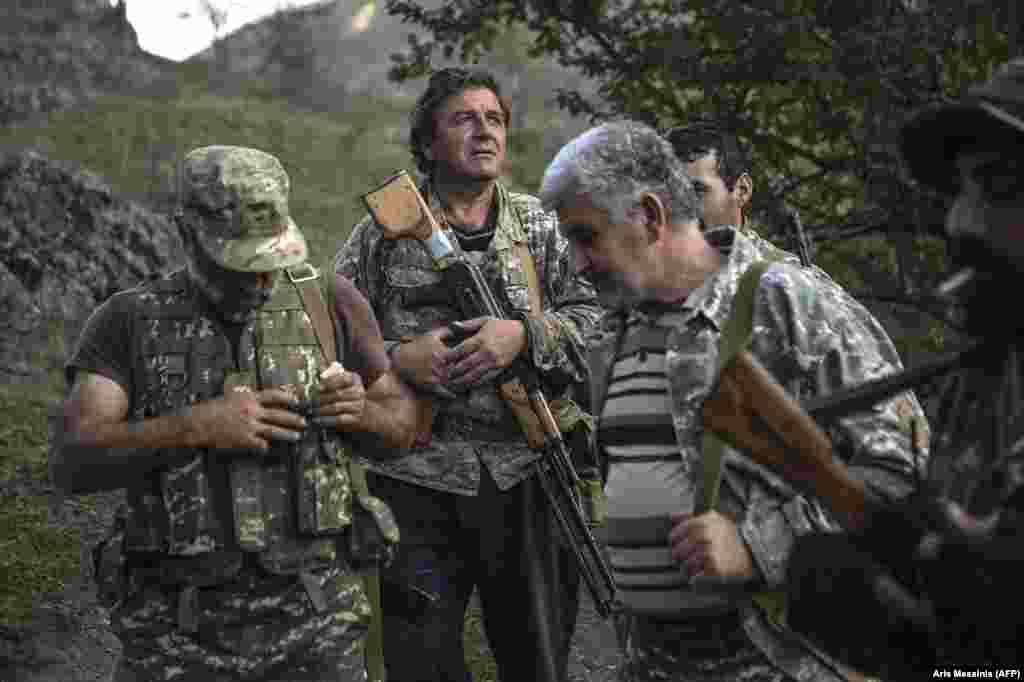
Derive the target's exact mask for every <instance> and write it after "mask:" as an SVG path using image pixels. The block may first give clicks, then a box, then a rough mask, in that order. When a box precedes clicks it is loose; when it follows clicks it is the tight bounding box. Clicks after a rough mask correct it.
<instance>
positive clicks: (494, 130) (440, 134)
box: [336, 69, 598, 682]
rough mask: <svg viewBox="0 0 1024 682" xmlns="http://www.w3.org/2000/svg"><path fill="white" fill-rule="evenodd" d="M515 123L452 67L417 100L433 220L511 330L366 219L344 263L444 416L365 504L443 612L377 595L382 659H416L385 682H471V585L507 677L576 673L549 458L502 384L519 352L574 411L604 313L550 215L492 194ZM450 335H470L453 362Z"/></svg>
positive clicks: (568, 423)
mask: <svg viewBox="0 0 1024 682" xmlns="http://www.w3.org/2000/svg"><path fill="white" fill-rule="evenodd" d="M508 121H509V110H508V106H507V104H506V103H505V102H504V101H503V100H502V99H501V96H500V89H499V87H498V84H497V83H496V82H495V81H494V79H493V78H492V77H491V76H490V75H488V74H485V73H481V72H467V71H464V70H461V69H446V70H443V71H440V72H438V73H437V74H435V75H434V76H433V77H432V78H431V80H430V84H429V85H428V87H427V90H426V91H425V92H424V94H423V95H422V96H421V97H420V100H419V103H418V105H417V108H416V110H415V111H414V113H413V115H412V121H411V124H412V125H411V147H412V151H413V155H414V157H415V158H416V161H417V163H418V165H419V167H420V170H421V171H422V172H423V173H424V174H425V175H426V183H425V185H424V186H423V189H422V193H423V195H424V196H425V198H426V200H427V202H428V204H429V207H430V210H431V211H432V212H433V214H434V216H435V217H436V218H437V219H438V222H439V223H440V224H441V225H442V226H443V228H444V229H445V230H446V231H447V233H448V236H449V238H450V239H451V241H452V242H453V243H455V242H456V240H458V243H459V244H460V246H461V249H462V251H463V252H464V253H465V254H466V255H467V257H469V258H471V259H473V260H474V261H475V262H476V263H477V264H478V265H479V267H480V268H481V270H482V272H483V275H484V277H485V279H486V280H487V282H488V283H489V284H490V286H491V289H492V291H493V292H494V294H495V296H496V298H497V300H498V301H499V302H501V304H503V305H504V306H505V308H506V310H507V311H508V314H509V316H510V319H505V320H495V319H475V320H469V321H463V320H462V315H461V313H460V311H459V307H458V303H457V302H456V301H454V300H453V299H452V297H451V295H450V294H449V292H448V290H447V289H446V288H445V285H444V283H443V282H442V281H441V277H440V275H439V273H438V272H437V271H435V269H434V267H433V265H432V263H431V260H430V256H429V254H428V253H427V251H426V249H425V248H424V247H423V245H422V244H420V243H419V242H417V241H415V240H413V239H399V240H393V241H391V240H387V239H385V238H384V237H383V234H382V231H381V229H380V227H379V226H378V225H376V224H375V222H374V221H373V220H372V218H370V217H367V218H366V219H365V220H363V221H362V222H361V223H359V224H358V225H357V226H356V227H355V228H354V230H353V232H352V234H351V235H350V237H349V239H348V242H347V243H346V244H345V246H344V248H343V249H342V250H341V252H340V253H339V254H338V257H337V260H336V268H337V271H338V272H339V273H341V274H343V275H345V276H346V277H349V278H351V279H352V281H354V282H355V283H356V286H358V287H359V289H360V290H361V291H363V292H364V293H365V294H366V297H367V298H368V299H369V300H370V302H371V304H372V305H373V307H374V310H375V311H376V313H377V317H378V318H379V319H380V321H381V327H382V329H383V333H384V337H385V339H386V342H387V343H388V344H390V346H391V349H390V354H391V358H392V362H393V364H394V365H395V366H396V367H397V369H398V371H399V372H400V373H401V375H402V376H403V377H404V378H406V379H407V381H409V382H410V383H411V384H413V385H414V386H415V387H416V388H417V390H418V391H419V393H420V395H421V397H422V398H423V399H424V400H425V401H432V402H433V405H434V409H436V416H435V417H433V420H432V421H431V420H430V419H429V418H427V419H425V420H424V421H423V422H422V423H421V428H420V436H419V438H418V442H417V446H416V447H415V448H414V449H413V451H412V452H410V453H409V454H408V455H406V456H404V457H401V458H397V459H394V460H391V461H388V462H377V463H375V464H374V465H373V467H372V471H373V472H374V474H375V475H374V476H373V478H372V481H371V489H372V490H373V491H374V493H375V494H377V495H380V496H381V497H382V498H384V499H385V500H387V501H388V503H389V504H390V505H391V506H392V508H393V509H394V510H395V514H396V516H397V518H398V522H399V525H400V526H401V528H402V546H401V547H400V548H399V551H398V555H397V557H396V559H395V561H394V563H393V564H392V569H391V570H392V572H393V573H394V574H395V576H394V577H395V579H396V580H398V581H404V582H407V583H410V584H412V585H414V586H415V587H417V588H420V589H423V590H426V591H428V592H431V593H434V594H435V595H436V596H437V597H438V599H437V601H436V603H435V605H434V606H433V607H431V608H429V609H426V610H425V611H423V612H421V613H418V614H409V613H405V612H403V611H401V610H399V609H398V608H394V607H395V604H396V602H397V599H391V598H390V597H389V594H388V593H387V591H385V594H384V602H385V606H384V611H385V647H388V646H390V645H391V643H392V642H396V643H397V642H401V645H402V647H403V650H404V651H405V652H406V655H404V656H403V657H402V658H400V659H399V658H394V657H391V656H388V657H387V658H388V662H387V663H388V675H389V679H390V680H391V681H392V682H409V681H412V680H426V679H429V680H446V681H449V682H464V680H465V679H466V676H467V672H466V669H465V663H464V652H463V648H462V626H463V621H464V615H465V610H466V607H467V604H468V601H469V598H470V595H471V594H472V592H473V590H474V588H476V589H477V590H478V592H479V595H480V600H481V603H482V606H483V613H484V625H485V627H486V631H487V637H488V641H489V642H490V644H491V647H492V649H493V652H494V656H495V658H496V660H497V664H498V670H499V675H500V677H501V678H502V679H503V680H537V681H545V682H558V681H560V680H564V679H565V675H566V669H567V659H568V649H569V643H570V639H571V633H572V628H573V627H574V623H575V617H576V608H577V599H578V585H579V578H578V575H577V573H576V570H575V568H574V567H573V566H572V564H571V561H570V557H569V555H568V553H567V551H566V549H565V548H564V547H563V546H562V545H560V544H559V542H558V540H557V538H556V536H555V535H554V532H555V530H554V526H553V521H552V518H551V514H550V513H549V512H548V509H547V506H546V504H545V501H544V498H543V497H542V494H541V491H540V489H539V486H538V483H537V480H536V477H535V476H533V475H532V474H533V472H534V469H535V465H536V463H537V459H538V457H540V454H539V453H538V452H536V451H533V450H531V449H530V448H529V447H528V446H527V444H526V441H525V438H524V435H523V433H522V431H521V430H520V428H519V426H518V425H517V423H516V421H515V419H514V418H513V416H512V414H511V412H510V410H509V409H508V407H507V406H506V405H505V404H504V402H503V401H502V400H501V399H500V397H499V396H498V395H497V393H496V388H497V383H498V382H496V381H495V378H496V377H497V376H498V374H499V373H500V371H501V370H502V369H503V368H505V367H508V366H509V365H510V364H511V363H512V361H513V360H514V359H515V358H516V357H517V356H518V355H520V354H521V353H527V354H529V356H530V358H531V360H532V361H533V363H534V364H535V365H536V367H537V368H538V370H539V371H540V372H541V374H542V377H543V381H544V384H545V386H544V388H545V390H546V394H547V396H548V398H549V399H557V398H569V397H571V396H572V395H573V394H574V392H575V391H576V390H577V389H578V388H579V387H580V385H581V384H582V382H583V381H584V379H585V374H584V373H585V367H584V362H583V353H582V347H583V341H582V339H583V336H584V334H585V333H586V332H587V330H588V329H589V328H590V327H591V325H592V323H593V322H594V320H595V319H596V317H597V315H598V313H597V307H596V305H595V301H594V294H593V291H592V289H591V288H590V286H589V285H588V284H586V283H585V282H584V281H583V280H581V279H580V278H578V277H577V276H575V275H574V273H573V272H572V270H571V268H570V266H569V264H568V260H567V257H568V253H567V245H566V243H565V241H564V240H563V239H562V238H561V237H560V236H559V235H558V233H557V231H556V229H555V220H554V216H553V215H551V214H550V213H546V212H544V211H542V210H540V208H539V205H538V202H537V200H536V199H535V198H533V197H530V196H527V195H524V194H517V193H514V192H510V191H509V190H507V189H506V188H505V187H504V185H503V184H502V183H501V182H499V180H498V178H499V177H500V174H501V171H502V167H503V163H504V157H505V142H506V137H505V135H506V126H507V124H508ZM523 244H525V245H526V246H527V247H528V248H529V252H530V254H531V256H532V259H533V261H534V263H535V268H536V276H537V278H538V280H539V285H540V286H539V289H540V290H539V292H538V293H539V296H540V299H541V306H542V311H537V312H538V313H539V314H535V313H534V312H531V309H530V302H529V301H530V291H529V287H528V284H527V282H528V273H527V272H526V268H527V267H529V265H528V264H527V263H525V262H523V260H522V259H521V258H520V256H519V254H518V253H517V246H521V245H523ZM454 322H459V327H460V329H461V330H462V331H463V332H465V333H467V334H469V337H468V338H466V339H464V340H462V341H461V342H459V343H457V344H454V345H452V346H451V347H449V346H448V345H447V344H446V343H445V341H447V340H450V337H451V335H452V331H451V328H450V325H451V324H452V323H454ZM565 404H567V405H570V404H569V403H565ZM585 423H586V420H585V418H584V416H583V415H581V414H580V413H579V410H578V409H576V410H574V409H572V408H571V406H570V408H569V409H567V410H564V411H562V413H561V423H560V426H561V427H562V429H563V431H570V430H571V429H573V428H574V427H577V426H578V427H580V428H582V427H583V426H584V425H585ZM396 646H397V644H396Z"/></svg>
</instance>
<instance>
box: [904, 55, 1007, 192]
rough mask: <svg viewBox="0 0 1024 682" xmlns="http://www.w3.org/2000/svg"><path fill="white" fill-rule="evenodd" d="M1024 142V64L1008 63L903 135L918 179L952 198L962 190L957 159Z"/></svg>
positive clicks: (920, 117)
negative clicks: (982, 148) (967, 151)
mask: <svg viewBox="0 0 1024 682" xmlns="http://www.w3.org/2000/svg"><path fill="white" fill-rule="evenodd" d="M1016 135H1020V136H1022V138H1024V59H1020V58H1019V59H1014V60H1011V61H1009V62H1007V63H1006V64H1003V65H1002V66H1001V67H1000V68H999V69H998V70H997V71H996V73H995V75H994V76H993V77H992V79H991V80H989V81H988V82H987V83H985V84H984V85H979V86H975V87H973V88H971V89H970V90H968V92H967V96H966V97H965V98H964V99H963V100H961V101H960V102H958V103H955V104H940V105H935V106H932V107H928V108H926V109H924V110H923V111H921V112H919V113H918V114H917V115H915V116H914V117H913V118H911V119H910V120H909V121H908V122H907V123H906V124H905V125H904V126H903V129H902V131H901V135H900V138H901V139H900V151H901V152H902V154H903V158H904V160H905V161H906V162H907V166H908V167H909V169H910V174H911V175H912V176H913V177H914V179H915V180H917V181H918V182H921V183H922V184H925V185H928V186H929V187H932V188H934V189H937V190H939V191H941V192H945V193H947V194H955V193H956V191H957V188H958V187H959V185H960V174H959V172H958V170H957V167H956V157H957V154H958V153H959V152H960V150H961V149H963V148H964V147H965V146H971V145H977V144H982V145H984V144H986V143H991V144H993V145H994V148H995V149H999V148H1001V147H1002V146H1003V145H1005V144H1006V142H1007V141H1009V140H1012V139H1013V137H1015V136H1016Z"/></svg>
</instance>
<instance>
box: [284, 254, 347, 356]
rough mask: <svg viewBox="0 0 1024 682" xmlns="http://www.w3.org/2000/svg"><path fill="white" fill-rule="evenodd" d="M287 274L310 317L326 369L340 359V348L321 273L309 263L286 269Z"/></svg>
mask: <svg viewBox="0 0 1024 682" xmlns="http://www.w3.org/2000/svg"><path fill="white" fill-rule="evenodd" d="M285 274H286V275H287V276H288V280H289V281H290V282H291V283H292V284H293V285H294V286H295V288H296V290H297V291H298V292H299V297H300V298H301V299H302V307H303V308H304V309H305V310H306V314H307V315H309V320H310V322H311V323H312V325H313V332H314V333H315V334H316V340H317V342H318V343H319V344H320V352H321V354H322V355H323V358H324V366H325V367H326V366H328V365H330V364H331V363H332V362H334V361H335V360H336V359H337V358H338V346H337V339H336V338H335V334H334V321H333V318H332V316H331V311H330V309H329V308H328V307H327V303H325V302H324V297H323V294H322V292H321V291H320V272H319V271H318V270H317V269H316V268H314V267H313V266H312V265H310V264H309V263H302V264H300V265H296V266H294V267H290V268H285Z"/></svg>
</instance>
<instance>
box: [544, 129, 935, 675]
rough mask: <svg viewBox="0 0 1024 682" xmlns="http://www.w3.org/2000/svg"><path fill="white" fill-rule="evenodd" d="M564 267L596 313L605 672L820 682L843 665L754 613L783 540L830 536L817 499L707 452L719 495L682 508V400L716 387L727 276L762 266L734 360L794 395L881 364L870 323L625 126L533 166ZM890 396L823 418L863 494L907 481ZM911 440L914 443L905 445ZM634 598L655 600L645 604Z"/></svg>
mask: <svg viewBox="0 0 1024 682" xmlns="http://www.w3.org/2000/svg"><path fill="white" fill-rule="evenodd" d="M541 200H542V201H543V203H544V206H545V207H547V208H553V209H556V210H557V212H558V216H559V225H560V227H559V229H560V230H561V231H562V232H563V234H565V235H566V237H567V238H568V239H569V242H570V244H571V245H572V247H573V256H574V259H575V262H576V266H577V267H578V268H579V269H580V271H581V272H583V273H584V274H585V275H587V277H588V279H590V281H592V282H593V283H594V285H595V287H596V288H597V291H598V296H599V299H600V300H601V301H602V303H604V304H605V305H606V306H607V307H608V308H609V309H611V310H613V311H617V312H614V313H610V314H609V316H608V317H607V318H606V320H605V324H604V325H603V332H604V334H603V337H604V338H602V339H601V340H600V341H598V342H597V343H596V344H595V346H594V348H593V349H592V361H591V367H592V373H593V377H594V379H593V383H594V389H593V396H594V399H593V402H592V405H591V407H592V409H593V410H594V414H595V416H596V417H598V419H599V421H598V427H597V441H598V445H599V447H601V448H602V449H603V451H604V452H605V453H606V454H607V457H608V460H609V474H608V482H607V488H606V493H607V497H608V505H609V508H608V526H607V536H608V543H609V553H610V560H611V568H612V572H613V575H614V577H615V580H616V585H617V588H618V591H619V599H620V600H621V602H622V604H623V607H624V611H623V613H622V614H621V616H620V617H618V618H617V623H616V625H617V630H618V634H619V637H620V642H621V644H622V647H623V654H624V662H623V666H622V669H621V679H622V680H624V681H628V682H634V681H640V680H665V679H671V680H680V681H683V680H686V681H687V682H689V681H692V680H736V679H744V680H785V679H797V680H812V679H813V680H819V679H820V680H831V679H841V678H842V676H844V675H846V674H847V673H848V672H849V671H847V670H845V669H844V668H843V667H842V666H840V665H838V664H837V663H835V662H834V661H832V660H830V659H829V658H828V657H826V656H825V655H823V654H822V653H821V652H820V651H818V650H816V649H815V648H813V647H811V646H808V645H807V644H806V643H805V642H804V641H803V640H802V639H801V638H799V637H797V636H796V635H795V634H794V633H793V632H792V631H791V630H789V629H788V628H787V627H786V626H785V622H784V617H782V616H781V612H780V610H779V609H777V608H773V604H775V605H776V606H777V605H778V602H777V601H774V602H773V601H772V600H771V599H770V598H768V599H757V600H755V599H752V598H751V594H752V593H761V594H762V595H765V594H766V593H768V592H770V591H771V590H777V589H779V588H780V587H781V586H782V584H783V581H784V579H785V575H786V561H787V556H788V553H789V551H790V549H791V547H792V545H793V542H794V539H795V538H796V537H797V536H799V535H801V534H803V533H807V532H809V531H810V530H812V529H816V528H817V529H821V528H834V527H835V526H834V525H833V522H832V521H831V519H830V518H829V516H828V515H827V514H826V513H825V512H824V511H823V510H822V508H821V507H819V505H818V504H817V503H816V502H815V501H813V500H809V499H807V498H805V497H803V496H801V495H799V494H797V493H796V492H795V491H794V490H793V489H792V488H791V487H790V486H789V485H787V484H786V482H785V481H783V480H781V479H780V478H779V477H777V476H774V475H772V474H771V473H770V472H768V471H767V470H765V469H764V468H762V467H761V466H759V465H757V464H756V463H754V462H752V461H751V460H750V459H749V458H747V457H745V456H744V455H742V454H740V453H738V452H734V451H731V450H728V449H727V450H726V454H725V470H724V477H723V481H722V491H721V498H720V503H719V505H718V507H717V508H715V509H712V510H710V511H707V512H705V513H700V514H694V513H693V511H694V507H695V501H696V499H697V498H698V495H699V493H700V481H701V477H702V471H703V469H702V456H703V453H702V445H701V444H702V438H703V434H704V426H703V423H702V420H701V409H702V406H703V404H704V401H705V399H706V398H707V397H708V395H709V393H710V392H711V390H712V388H713V386H714V384H715V382H716V379H717V377H716V367H717V362H716V361H717V357H718V351H719V342H720V332H721V330H722V328H723V325H725V323H726V321H727V320H728V319H729V317H730V315H731V313H732V309H733V303H734V297H735V295H736V292H737V284H738V281H739V279H740V276H741V275H742V274H743V273H744V272H745V271H746V270H747V269H748V268H749V267H750V266H751V265H752V264H753V263H755V262H757V261H763V260H769V261H772V263H771V265H769V266H768V268H767V270H766V271H765V272H764V274H763V276H762V277H761V278H760V280H759V282H758V283H757V286H756V288H755V294H754V299H753V303H754V306H753V338H752V341H751V344H750V346H749V349H750V351H751V352H752V353H753V355H755V356H756V357H757V358H758V359H759V360H760V361H761V363H762V364H763V365H764V366H765V367H766V368H767V369H768V371H769V372H770V373H771V374H772V375H774V377H775V378H776V379H777V380H778V381H779V382H780V383H781V384H782V385H783V386H784V387H785V388H786V390H787V391H788V392H789V393H790V394H791V395H793V396H795V397H797V398H800V399H802V398H808V397H810V396H817V395H823V394H827V393H829V392H831V391H834V390H837V389H839V388H841V387H845V386H850V385H853V384H856V383H859V382H862V381H864V380H867V379H871V378H875V377H878V376H881V375H884V374H889V373H892V372H895V371H897V370H899V369H900V361H899V358H898V356H897V354H896V351H895V349H894V348H893V345H892V343H891V342H890V340H889V339H888V337H887V336H886V334H885V332H884V331H883V329H882V328H881V326H880V325H879V324H878V322H877V321H876V320H875V319H874V318H872V316H871V315H870V314H869V313H868V312H867V311H866V310H865V309H864V308H863V307H862V306H861V305H859V304H858V303H857V302H856V301H854V300H853V299H852V298H850V297H849V296H848V295H847V294H846V293H845V292H844V291H843V290H842V289H840V288H839V287H838V286H837V285H836V284H835V283H834V282H832V280H831V279H829V277H828V276H827V275H826V274H825V273H823V272H822V271H820V270H818V269H816V268H805V267H801V266H800V264H799V262H798V260H797V259H796V257H795V256H792V255H790V254H787V253H785V252H783V251H780V250H779V249H777V248H775V247H773V246H772V245H770V244H769V243H767V242H765V241H764V240H761V239H759V238H756V237H748V236H747V235H744V234H742V233H740V232H738V231H737V230H735V229H733V228H729V227H726V228H717V229H708V230H707V231H706V232H705V231H702V229H701V223H700V222H699V220H698V210H699V204H698V197H697V195H696V194H695V193H694V191H693V186H692V183H691V181H690V179H689V178H688V177H687V176H686V174H685V173H684V169H683V166H682V164H681V163H680V161H679V160H678V159H677V158H676V156H675V155H674V154H673V151H672V149H671V147H670V146H669V144H668V143H667V142H666V141H665V140H663V139H662V138H660V137H659V136H658V135H657V134H656V133H655V132H654V131H653V130H651V129H650V128H647V127H646V126H643V125H640V124H637V123H634V122H630V121H626V122H621V123H613V124H607V125H604V126H600V127H598V128H595V129H592V130H590V131H588V132H586V133H584V134H583V135H581V136H580V137H578V138H577V139H575V140H573V141H571V142H570V143H569V144H567V145H566V146H565V147H564V148H563V149H562V150H561V151H560V152H559V154H558V155H557V156H556V157H555V159H554V160H553V161H552V162H551V164H550V165H549V167H548V170H547V172H546V173H545V176H544V180H543V184H542V188H541ZM915 419H916V420H918V421H919V423H920V425H921V429H920V430H919V431H918V433H921V434H924V433H925V427H924V421H923V416H922V413H921V410H920V407H919V405H918V403H917V401H916V399H915V398H914V397H913V396H912V395H911V394H902V395H900V396H899V397H897V398H894V399H892V400H890V401H888V402H886V403H883V404H882V405H879V406H878V407H877V408H876V409H874V410H872V411H870V412H866V413H862V414H857V415H854V416H851V417H849V418H845V419H843V420H841V421H840V422H839V423H837V424H836V425H835V428H834V429H833V434H832V435H833V437H834V438H835V441H836V443H837V451H838V452H840V453H841V454H842V455H843V457H844V458H845V459H846V460H847V462H848V464H849V465H850V466H851V467H852V469H853V471H854V472H855V474H856V475H857V476H859V477H861V478H862V479H863V480H864V481H865V482H866V483H867V484H868V485H869V486H870V487H871V488H872V489H873V490H875V491H876V492H878V493H879V494H880V495H883V496H885V497H890V496H897V495H902V494H905V493H906V492H907V491H908V489H909V488H910V486H911V484H912V481H913V472H914V469H915V462H914V457H913V453H914V451H915V450H917V451H918V452H919V453H920V454H922V455H923V454H924V453H923V450H924V443H923V442H918V443H917V444H916V445H917V446H916V447H915V446H914V445H912V443H911V438H910V434H911V427H910V423H911V420H915ZM922 441H923V439H922ZM652 595H656V598H655V597H653V596H652Z"/></svg>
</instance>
